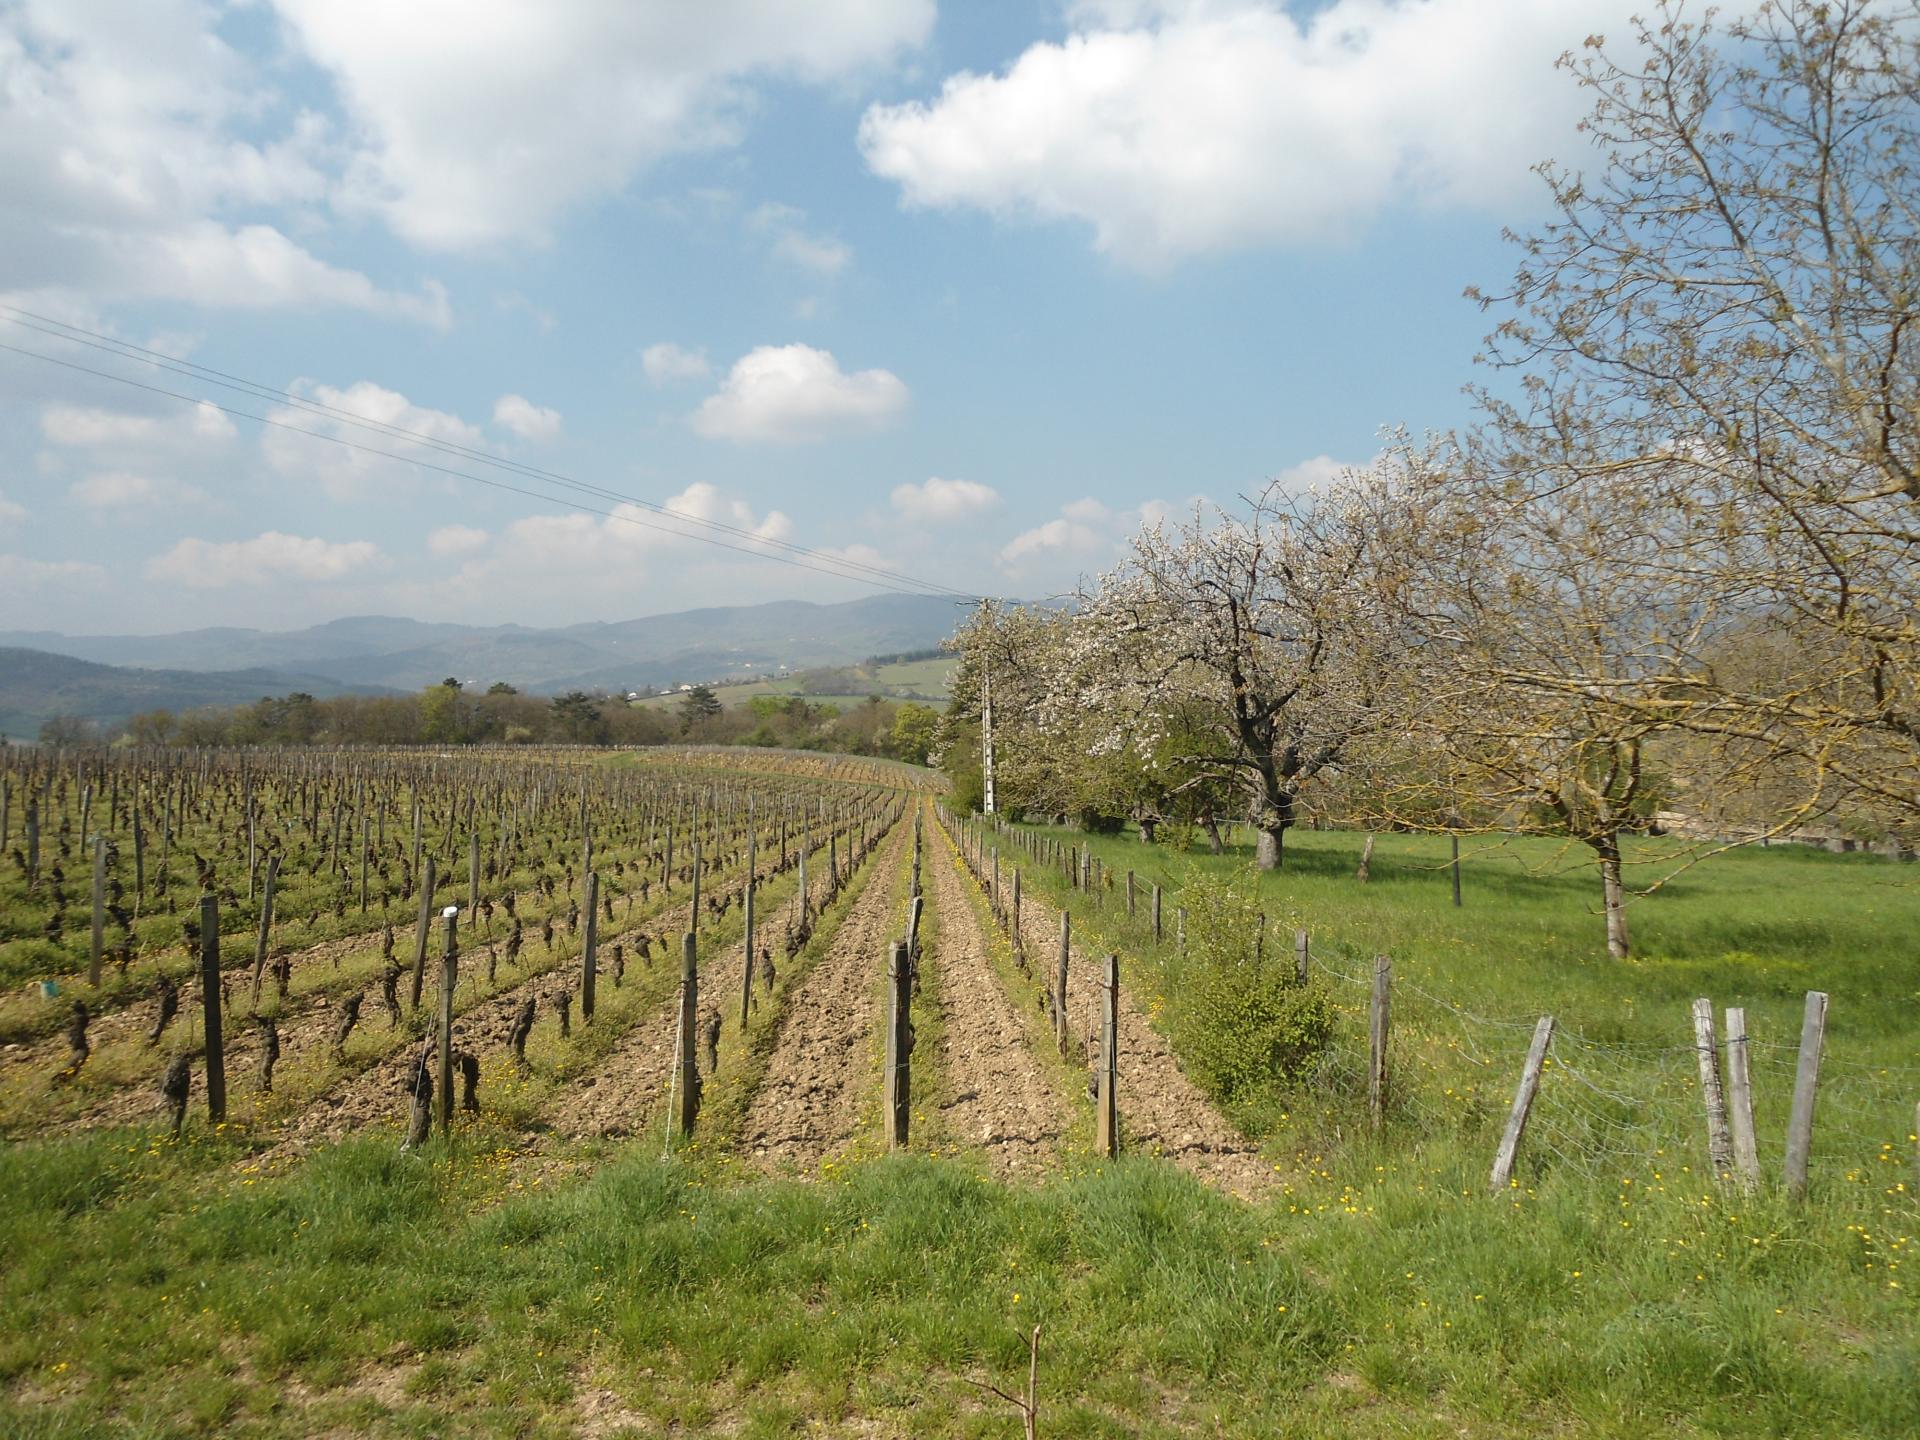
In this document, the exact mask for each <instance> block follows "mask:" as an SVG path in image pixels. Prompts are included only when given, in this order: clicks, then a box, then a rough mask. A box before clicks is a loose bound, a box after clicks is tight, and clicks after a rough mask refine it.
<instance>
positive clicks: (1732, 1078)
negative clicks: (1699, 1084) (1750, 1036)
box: [1727, 1007, 1760, 1190]
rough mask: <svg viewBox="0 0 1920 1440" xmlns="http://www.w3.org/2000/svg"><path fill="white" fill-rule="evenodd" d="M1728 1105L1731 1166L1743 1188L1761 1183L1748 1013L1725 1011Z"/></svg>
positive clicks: (1750, 1188)
mask: <svg viewBox="0 0 1920 1440" xmlns="http://www.w3.org/2000/svg"><path fill="white" fill-rule="evenodd" d="M1727 1104H1728V1110H1729V1115H1728V1119H1729V1120H1730V1121H1731V1126H1732V1132H1733V1133H1732V1140H1733V1164H1734V1169H1735V1171H1736V1172H1737V1173H1738V1174H1739V1177H1740V1184H1741V1187H1742V1188H1743V1189H1747V1190H1754V1189H1757V1188H1758V1187H1759V1184H1760V1147H1759V1145H1758V1143H1757V1142H1756V1139H1755V1136H1754V1132H1753V1077H1752V1072H1751V1070H1750V1069H1749V1067H1748V1056H1747V1012H1746V1011H1745V1010H1744V1009H1740V1008H1738V1007H1729V1008H1728V1010H1727Z"/></svg>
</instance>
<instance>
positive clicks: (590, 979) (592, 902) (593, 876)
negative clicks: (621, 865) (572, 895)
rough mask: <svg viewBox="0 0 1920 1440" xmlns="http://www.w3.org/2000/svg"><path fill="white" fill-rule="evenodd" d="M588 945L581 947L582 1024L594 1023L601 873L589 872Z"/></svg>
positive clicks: (598, 968) (598, 969)
mask: <svg viewBox="0 0 1920 1440" xmlns="http://www.w3.org/2000/svg"><path fill="white" fill-rule="evenodd" d="M585 939H586V943H585V944H584V945H582V946H581V947H580V1023H581V1024H582V1025H590V1024H592V1023H593V995H594V982H595V980H596V979H598V978H599V972H600V872H599V871H598V870H589V871H588V872H587V920H586V935H585Z"/></svg>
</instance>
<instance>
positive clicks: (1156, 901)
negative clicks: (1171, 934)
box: [1153, 885, 1161, 945]
mask: <svg viewBox="0 0 1920 1440" xmlns="http://www.w3.org/2000/svg"><path fill="white" fill-rule="evenodd" d="M1160 938H1161V937H1160V887H1159V886H1158V885H1156V886H1154V887H1153V943H1154V944H1156V945H1158V944H1159V943H1160Z"/></svg>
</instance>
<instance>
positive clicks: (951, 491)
mask: <svg viewBox="0 0 1920 1440" xmlns="http://www.w3.org/2000/svg"><path fill="white" fill-rule="evenodd" d="M892 500H893V508H894V509H895V510H896V511H898V512H899V513H900V514H901V515H903V516H905V517H906V518H907V519H908V520H911V521H913V522H914V523H916V524H922V525H924V524H931V523H937V522H941V521H950V520H967V519H971V518H973V517H975V516H978V515H984V514H985V513H986V512H987V511H989V510H991V509H993V508H994V507H995V506H996V505H998V504H999V503H1000V492H999V491H998V490H996V489H994V488H993V487H992V486H991V485H982V484H981V483H980V482H979V481H977V480H942V479H941V478H940V477H939V476H938V475H935V476H932V477H931V478H929V479H928V480H926V481H925V482H924V483H922V484H919V485H896V486H894V487H893V495H892Z"/></svg>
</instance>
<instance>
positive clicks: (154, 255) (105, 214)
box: [0, 0, 447, 325]
mask: <svg viewBox="0 0 1920 1440" xmlns="http://www.w3.org/2000/svg"><path fill="white" fill-rule="evenodd" d="M222 20H223V16H222V13H221V10H220V8H219V7H216V6H214V5H211V4H207V3H204V0H97V3H91V4H87V5H71V4H59V3H53V0H28V3H23V4H15V5H9V6H7V7H5V8H4V9H0V193H4V194H5V195H6V196H7V204H6V205H5V206H4V207H0V253H4V254H5V255H6V257H7V267H6V268H7V279H8V283H9V285H10V286H12V287H14V293H15V294H16V295H18V296H19V297H20V298H22V299H24V300H28V301H31V302H32V306H31V308H48V307H49V306H54V305H58V304H60V303H61V302H62V301H63V300H66V299H69V298H71V297H73V296H75V295H86V296H91V297H94V298H96V299H105V300H129V299H172V300H186V301H189V302H192V303H194V304H199V305H207V306H237V307H242V308H262V307H268V306H273V307H280V306H319V305H326V306H345V307H348V308H353V309H360V310H365V311H369V312H371V313H376V314H385V315H393V316H397V317H400V318H405V319H411V320H420V321H425V322H427V323H430V324H435V325H444V324H445V323H446V319H447V302H446V296H445V294H444V292H442V291H441V290H439V288H438V287H437V286H434V285H431V284H429V285H426V286H423V287H422V288H421V289H420V290H419V291H418V292H417V293H405V292H397V291H393V290H389V289H385V288H382V287H381V286H379V285H378V284H376V283H375V282H374V281H373V280H371V279H370V278H368V277H367V276H366V275H363V274H361V273H359V272H357V271H353V270H348V269H342V268H340V267H338V266H335V265H332V264H329V263H328V262H326V261H324V260H322V259H320V258H319V257H317V256H315V255H313V254H312V253H311V252H309V251H308V250H307V249H305V248H304V247H303V246H302V245H300V244H298V243H296V242H295V241H294V240H292V239H290V238H289V237H288V235H287V234H286V232H285V231H284V230H283V229H282V228H280V227H279V226H278V225H275V224H271V223H267V222H266V221H265V220H263V219H262V218H260V217H261V212H262V211H263V210H266V209H269V208H277V209H281V210H285V211H288V212H289V213H290V214H291V215H292V217H293V218H294V220H295V221H296V222H298V223H299V224H302V225H304V224H305V223H306V222H307V220H308V219H309V218H310V216H311V215H312V213H313V212H314V211H315V210H316V209H318V208H320V207H324V206H325V205H326V203H327V201H328V199H329V196H330V194H331V191H332V188H333V181H332V179H331V177H330V173H329V172H330V169H331V167H332V165H333V163H334V162H333V159H332V157H333V154H334V152H335V150H336V149H337V145H338V142H337V139H336V137H334V136H333V135H332V134H331V133H330V130H329V126H328V122H327V121H326V120H325V118H324V117H322V116H320V115H318V114H315V113H313V112H310V111H299V112H293V113H288V107H286V106H285V105H284V104H283V103H282V102H281V101H279V100H278V99H277V98H276V97H275V96H274V95H273V94H272V93H271V92H270V91H269V90H268V89H267V88H266V87H265V86H264V85H263V84H262V83H261V79H260V77H259V75H258V73H257V72H256V71H255V69H254V67H253V65H252V62H250V61H249V60H248V59H247V58H246V57H244V56H243V55H241V54H240V53H239V52H238V51H237V50H235V49H234V48H233V47H232V46H231V45H229V44H228V43H227V42H226V41H225V40H224V39H223V38H222V37H221V35H220V33H219V30H220V26H221V23H222Z"/></svg>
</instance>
